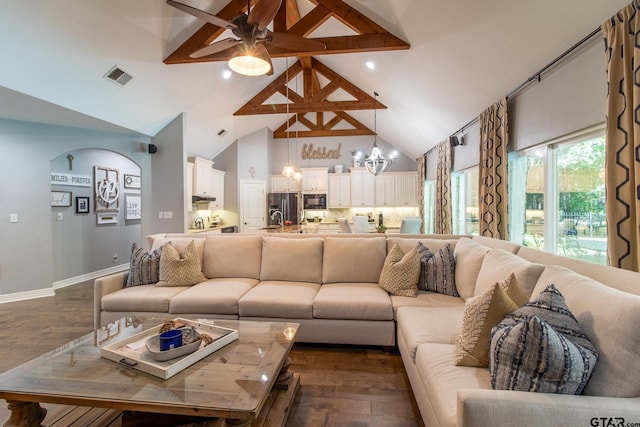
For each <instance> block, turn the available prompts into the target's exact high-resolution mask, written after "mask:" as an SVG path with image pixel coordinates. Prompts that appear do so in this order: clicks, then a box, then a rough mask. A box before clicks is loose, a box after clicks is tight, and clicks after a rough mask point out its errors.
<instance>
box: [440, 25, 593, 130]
mask: <svg viewBox="0 0 640 427" xmlns="http://www.w3.org/2000/svg"><path fill="white" fill-rule="evenodd" d="M600 31H601V29H600V27H598V28H596V29H595V30H593V31H592V32H590V33H589V34H588V35H586V36H585V37H583V38H582V40H580V41H579V42H578V43H576V44H574V45H573V46H571V47H570V48H569V49H567V50H565V51H564V52H563V53H561V54H560V56H558V57H557V58H556V59H554V60H553V61H551V62H549V63H548V64H547V65H545V66H544V67H542V68H541V69H540V70H538V72H537V73H535V74H533V75H532V76H531V77H529V78H528V79H527V80H525V81H524V82H522V83H521V84H520V85H519V86H518V87H516V88H515V89H513V90H512V91H511V92H509V93H508V94H507V98H511V97H513V96H514V95H515V94H517V93H518V92H520V91H521V90H522V89H524V88H525V87H527V86H529V85H530V84H531V83H532V82H533V81H534V80H535V81H537V82H538V83H540V80H542V73H544V72H545V71H547V70H549V69H550V68H551V67H553V66H554V65H556V64H557V63H558V62H560V61H562V60H563V59H564V58H566V57H567V56H569V55H570V54H571V53H572V52H573V51H575V50H576V49H578V48H579V47H580V46H582V45H583V44H585V43H586V42H588V41H589V40H591V39H592V38H593V37H594V36H595V35H596V34H598V33H600ZM479 120H480V117H479V116H476V117H475V118H473V119H472V120H471V121H470V122H469V123H467V124H466V125H464V126H462V127H461V128H460V129H459V130H458V131H457V132H454V133H452V134H451V136H453V135H457V134H459V133H461V132H464V130H465V129H467V128H468V127H469V126H471V125H474V124H476V123H477V122H478V121H479Z"/></svg>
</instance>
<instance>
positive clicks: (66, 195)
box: [51, 191, 71, 207]
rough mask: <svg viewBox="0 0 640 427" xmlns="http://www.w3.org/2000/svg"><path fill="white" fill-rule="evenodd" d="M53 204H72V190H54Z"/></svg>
mask: <svg viewBox="0 0 640 427" xmlns="http://www.w3.org/2000/svg"><path fill="white" fill-rule="evenodd" d="M51 206H65V207H66V206H71V191H52V192H51Z"/></svg>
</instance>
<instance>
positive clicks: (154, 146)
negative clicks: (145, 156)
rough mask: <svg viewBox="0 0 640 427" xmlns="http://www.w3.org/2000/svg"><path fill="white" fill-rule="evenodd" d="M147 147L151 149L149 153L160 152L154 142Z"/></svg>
mask: <svg viewBox="0 0 640 427" xmlns="http://www.w3.org/2000/svg"><path fill="white" fill-rule="evenodd" d="M147 148H148V149H149V154H154V153H157V152H158V146H157V145H154V144H149V145H148V146H147Z"/></svg>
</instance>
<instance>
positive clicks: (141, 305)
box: [100, 285, 189, 313]
mask: <svg viewBox="0 0 640 427" xmlns="http://www.w3.org/2000/svg"><path fill="white" fill-rule="evenodd" d="M187 289H189V288H188V287H186V286H175V287H164V288H162V287H161V288H158V287H156V286H155V285H141V286H134V287H132V288H124V289H121V290H119V291H118V292H111V293H109V294H107V295H105V296H103V297H102V300H101V301H100V302H101V307H102V310H104V311H133V312H137V311H155V312H161V313H162V312H165V313H168V312H169V302H170V301H171V299H172V298H173V297H174V296H176V295H178V294H179V293H180V292H183V291H185V290H187Z"/></svg>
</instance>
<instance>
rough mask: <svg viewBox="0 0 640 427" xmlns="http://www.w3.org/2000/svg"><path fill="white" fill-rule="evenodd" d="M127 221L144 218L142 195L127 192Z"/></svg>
mask: <svg viewBox="0 0 640 427" xmlns="http://www.w3.org/2000/svg"><path fill="white" fill-rule="evenodd" d="M124 205H125V208H124V219H125V221H130V220H136V219H142V196H141V195H140V194H125V196H124Z"/></svg>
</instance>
